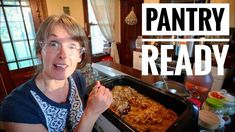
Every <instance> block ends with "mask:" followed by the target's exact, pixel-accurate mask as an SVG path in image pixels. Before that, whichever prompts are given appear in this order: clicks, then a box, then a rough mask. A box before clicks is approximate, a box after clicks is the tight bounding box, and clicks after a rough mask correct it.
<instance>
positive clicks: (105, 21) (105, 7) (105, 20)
mask: <svg viewBox="0 0 235 132" xmlns="http://www.w3.org/2000/svg"><path fill="white" fill-rule="evenodd" d="M90 2H91V6H92V8H93V11H94V14H95V17H96V20H97V22H98V25H99V27H100V30H101V32H102V33H103V35H104V37H105V38H106V39H107V40H108V41H109V42H111V56H112V57H113V61H114V62H116V63H119V55H118V50H117V43H116V41H115V30H114V29H115V25H114V18H115V4H114V3H115V0H90Z"/></svg>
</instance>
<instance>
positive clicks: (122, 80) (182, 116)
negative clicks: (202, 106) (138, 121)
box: [101, 76, 198, 131]
mask: <svg viewBox="0 0 235 132" xmlns="http://www.w3.org/2000/svg"><path fill="white" fill-rule="evenodd" d="M101 83H102V84H103V85H104V86H105V87H107V88H109V89H110V90H112V88H113V87H114V86H117V85H120V86H130V87H132V88H133V89H135V90H136V91H138V93H140V94H142V95H144V96H147V97H149V98H151V99H153V100H154V101H157V102H159V103H161V104H162V105H163V106H164V107H166V108H167V109H171V110H173V111H174V112H176V113H177V114H178V116H179V117H178V119H177V120H176V121H175V122H174V123H173V124H172V125H171V126H170V127H169V128H168V129H167V131H194V130H195V129H197V126H198V125H197V123H198V109H197V107H196V106H194V105H193V104H192V103H190V102H187V101H186V99H185V98H183V97H180V96H178V95H174V94H171V93H168V92H164V91H161V90H158V89H156V88H154V87H153V86H152V85H150V84H147V83H145V82H143V81H141V80H138V79H135V78H132V77H130V76H118V77H114V78H109V79H107V80H104V81H102V82H101ZM103 116H104V117H105V118H106V119H108V120H109V121H110V122H111V123H112V124H113V125H115V126H116V127H117V128H118V129H119V130H121V131H136V129H135V128H133V127H132V126H130V125H129V124H128V123H127V122H125V121H124V120H123V119H121V118H120V117H119V116H118V115H116V114H115V113H114V112H112V111H111V110H109V109H108V110H106V111H105V112H104V113H103Z"/></svg>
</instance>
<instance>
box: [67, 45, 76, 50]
mask: <svg viewBox="0 0 235 132" xmlns="http://www.w3.org/2000/svg"><path fill="white" fill-rule="evenodd" d="M69 48H70V49H77V46H76V45H69Z"/></svg>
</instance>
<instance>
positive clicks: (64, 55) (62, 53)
mask: <svg viewBox="0 0 235 132" xmlns="http://www.w3.org/2000/svg"><path fill="white" fill-rule="evenodd" d="M68 54H69V53H68V50H67V48H66V47H63V46H62V47H61V48H60V50H59V53H58V55H59V58H61V59H65V58H67V57H68Z"/></svg>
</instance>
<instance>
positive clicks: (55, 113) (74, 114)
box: [0, 71, 86, 132]
mask: <svg viewBox="0 0 235 132" xmlns="http://www.w3.org/2000/svg"><path fill="white" fill-rule="evenodd" d="M68 80H69V87H70V88H69V94H68V97H67V102H65V103H62V104H61V103H56V102H54V101H53V100H51V99H49V98H48V97H47V96H45V95H44V94H43V93H42V92H41V91H40V90H39V89H38V88H37V86H36V84H35V81H34V79H31V80H29V81H27V82H26V83H24V84H22V85H21V86H19V87H17V88H16V89H15V90H14V91H13V92H11V93H10V94H9V95H8V96H7V97H6V98H5V99H4V100H3V102H2V104H1V108H0V120H1V121H8V122H17V123H28V124H43V125H44V126H45V128H47V129H48V131H49V132H61V131H64V130H67V131H72V129H73V128H74V127H76V125H77V124H78V123H79V121H80V118H81V116H82V114H83V108H84V103H83V102H84V101H83V98H84V96H85V94H86V86H85V79H84V78H83V77H82V75H81V74H80V73H79V72H78V71H76V72H75V73H74V74H73V75H72V76H70V77H69V78H68Z"/></svg>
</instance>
